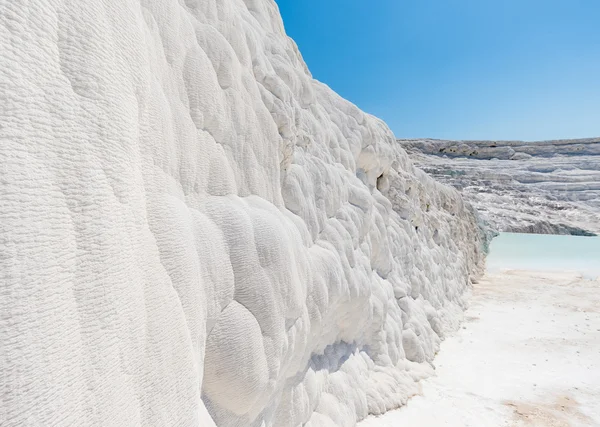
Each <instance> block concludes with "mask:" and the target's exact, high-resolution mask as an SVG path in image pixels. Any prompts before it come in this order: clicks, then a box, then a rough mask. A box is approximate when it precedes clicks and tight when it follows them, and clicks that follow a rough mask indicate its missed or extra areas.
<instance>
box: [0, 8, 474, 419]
mask: <svg viewBox="0 0 600 427" xmlns="http://www.w3.org/2000/svg"><path fill="white" fill-rule="evenodd" d="M0 52H1V53H2V54H1V55H0V87H1V88H2V91H0V97H1V99H0V101H1V102H0V164H1V165H2V168H1V169H0V174H1V175H0V177H1V178H0V180H1V182H2V185H1V186H0V229H1V231H2V232H1V234H0V275H1V276H0V277H1V283H2V286H1V289H2V292H0V312H1V313H2V315H1V316H0V342H2V345H1V347H0V348H1V350H0V361H1V363H0V370H1V371H0V372H1V381H0V383H1V384H2V393H1V395H0V414H2V415H1V418H2V422H1V423H2V426H3V427H4V426H5V427H9V426H20V427H22V426H44V427H50V426H61V427H66V426H78V427H80V426H128V427H130V426H154V427H157V426H186V427H187V426H214V425H217V426H219V427H229V426H244V427H252V426H256V427H260V426H262V427H268V426H274V427H285V426H294V427H295V426H299V425H304V426H313V427H314V426H352V425H354V424H355V422H356V421H357V420H359V419H362V418H364V417H365V416H366V415H367V414H369V413H372V414H378V413H381V412H384V411H386V410H388V409H391V408H395V407H397V406H399V405H402V404H403V402H405V401H406V399H407V398H408V397H409V396H410V395H412V394H414V393H415V392H417V390H418V387H417V385H416V383H415V381H416V380H417V379H418V378H420V377H422V376H423V375H426V374H427V373H430V371H431V368H430V367H429V365H428V363H427V361H429V360H431V359H432V358H433V356H434V354H435V352H436V351H437V349H438V345H439V342H440V340H441V339H442V337H443V336H444V334H445V333H446V332H447V331H448V330H451V329H452V328H454V327H456V324H457V322H458V320H459V319H460V317H461V313H462V308H463V292H464V290H465V289H466V288H467V286H468V283H469V281H470V280H475V277H476V276H477V275H478V274H479V273H480V272H481V268H482V257H483V247H484V240H483V237H482V236H481V234H480V231H479V226H478V223H477V217H476V214H475V212H474V211H473V210H472V208H471V207H470V206H469V205H468V204H466V203H465V202H464V201H463V199H462V198H461V196H460V195H459V193H458V192H457V191H456V190H454V189H452V188H450V187H447V186H444V185H442V184H439V183H438V182H436V181H434V180H433V179H432V178H430V177H429V176H428V175H426V174H425V173H424V172H422V171H420V170H419V169H416V168H415V167H414V166H413V164H412V163H411V161H410V160H409V159H408V157H407V155H406V153H405V152H404V150H403V149H402V147H401V146H400V145H398V144H396V143H395V138H394V136H393V135H392V133H391V132H390V130H389V129H388V128H387V126H386V125H385V124H384V123H382V122H381V121H380V120H378V119H376V118H374V117H372V116H369V115H367V114H365V113H363V112H362V111H360V110H359V109H358V108H356V107H355V106H354V105H352V104H351V103H349V102H348V101H345V100H344V99H342V98H340V97H339V96H338V95H336V94H335V93H334V92H332V91H331V90H330V89H329V88H328V87H327V86H325V85H323V84H321V83H319V82H317V81H315V80H313V79H312V77H311V75H310V73H309V72H308V70H307V68H306V65H305V64H304V62H303V60H302V58H301V56H300V54H299V52H298V49H297V47H296V45H295V44H294V43H293V41H292V40H290V39H289V38H288V37H287V36H286V35H285V32H284V29H283V24H282V22H281V18H280V16H279V12H278V9H277V6H276V4H275V3H274V2H273V1H272V0H245V1H242V0H218V1H217V0H79V1H67V2H65V1H56V0H28V1H25V0H12V1H7V2H2V4H1V5H0Z"/></svg>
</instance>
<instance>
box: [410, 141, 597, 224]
mask: <svg viewBox="0 0 600 427" xmlns="http://www.w3.org/2000/svg"><path fill="white" fill-rule="evenodd" d="M399 143H400V144H401V145H402V146H403V147H404V148H405V149H406V150H407V151H408V152H409V153H410V155H411V157H412V159H413V160H414V161H415V162H416V163H417V164H418V166H419V167H420V168H421V169H423V170H424V171H426V172H427V173H429V174H431V175H433V176H434V177H435V178H436V179H438V180H439V181H442V182H444V183H446V184H449V185H452V186H454V187H456V188H458V189H459V190H461V192H462V194H463V196H464V197H465V198H466V199H467V200H469V201H470V202H471V203H472V204H473V205H474V206H475V207H476V208H477V209H478V211H479V212H480V213H481V215H482V217H483V218H484V219H486V220H487V221H488V222H489V223H490V224H491V226H492V227H494V228H495V229H497V230H499V231H514V232H527V233H541V234H574V235H593V234H599V233H600V138H589V139H576V140H557V141H539V142H522V141H445V140H433V139H419V140H399Z"/></svg>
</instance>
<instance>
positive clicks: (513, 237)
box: [486, 233, 600, 278]
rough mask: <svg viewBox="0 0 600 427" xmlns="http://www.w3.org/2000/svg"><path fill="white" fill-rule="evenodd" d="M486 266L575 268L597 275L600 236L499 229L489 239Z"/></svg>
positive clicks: (493, 269) (494, 268)
mask: <svg viewBox="0 0 600 427" xmlns="http://www.w3.org/2000/svg"><path fill="white" fill-rule="evenodd" d="M486 265H487V270H488V271H490V272H497V271H501V270H513V269H518V270H546V271H577V272H579V273H581V274H583V275H584V276H586V277H591V278H595V277H597V276H600V237H581V236H557V235H548V234H524V233H500V235H499V236H498V237H496V238H495V239H494V240H492V244H491V245H490V254H489V256H488V258H487V264H486Z"/></svg>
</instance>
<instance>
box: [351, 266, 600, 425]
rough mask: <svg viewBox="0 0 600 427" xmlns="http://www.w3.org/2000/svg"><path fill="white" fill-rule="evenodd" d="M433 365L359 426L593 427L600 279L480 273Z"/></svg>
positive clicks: (597, 416) (599, 387)
mask: <svg viewBox="0 0 600 427" xmlns="http://www.w3.org/2000/svg"><path fill="white" fill-rule="evenodd" d="M434 365H435V367H436V376H434V377H432V378H430V379H428V380H425V381H423V382H422V393H421V395H419V396H416V397H414V398H413V399H411V400H410V401H409V402H408V404H407V405H406V406H405V407H403V408H401V409H399V410H396V411H392V412H388V413H387V414H386V415H384V416H382V417H378V418H375V417H372V418H369V419H367V420H365V421H363V422H362V423H360V424H359V426H360V427H391V426H394V427H396V426H399V427H400V426H402V427H404V426H410V427H420V426H427V427H436V426H456V427H466V426H473V427H486V426H561V427H562V426H571V427H576V426H586V427H587V426H600V280H594V281H592V280H585V279H582V278H581V277H580V276H577V275H575V274H573V273H540V272H525V271H511V272H505V273H498V274H488V275H487V276H486V278H485V279H483V280H482V281H481V282H480V283H479V284H476V285H474V289H473V296H472V299H471V303H470V308H469V309H468V310H467V312H466V314H465V322H464V324H463V327H462V328H461V329H460V330H459V331H458V332H457V333H456V334H455V335H454V336H452V337H450V338H448V339H447V340H446V341H445V342H444V343H443V344H442V346H441V350H440V352H439V354H438V355H437V356H436V358H435V360H434Z"/></svg>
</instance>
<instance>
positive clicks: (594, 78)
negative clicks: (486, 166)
mask: <svg viewBox="0 0 600 427" xmlns="http://www.w3.org/2000/svg"><path fill="white" fill-rule="evenodd" d="M277 3H278V5H279V7H280V10H281V14H282V16H283V20H284V24H285V27H286V31H287V33H288V35H290V36H291V37H292V38H293V39H294V40H295V41H296V42H297V43H298V45H299V47H300V51H301V52H302V55H303V56H304V59H305V61H306V62H307V64H308V66H309V68H310V70H311V72H312V73H313V76H314V77H315V78H316V79H318V80H321V81H323V82H325V83H327V84H328V85H329V86H330V87H331V88H333V89H334V90H335V91H337V92H338V93H340V94H341V95H342V96H344V97H345V98H347V99H349V100H351V101H352V102H354V103H355V104H357V105H358V106H359V107H360V108H362V109H363V110H365V111H367V112H369V113H371V114H374V115H376V116H379V117H381V118H383V119H384V120H385V121H386V122H387V123H388V125H389V126H390V127H391V128H392V130H393V131H394V133H395V134H396V136H397V137H407V138H411V137H433V138H447V139H523V140H541V139H554V138H578V137H591V136H600V0H372V1H365V0H277Z"/></svg>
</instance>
